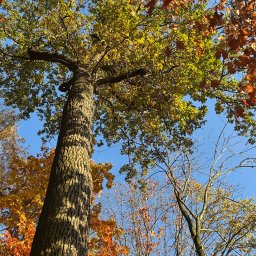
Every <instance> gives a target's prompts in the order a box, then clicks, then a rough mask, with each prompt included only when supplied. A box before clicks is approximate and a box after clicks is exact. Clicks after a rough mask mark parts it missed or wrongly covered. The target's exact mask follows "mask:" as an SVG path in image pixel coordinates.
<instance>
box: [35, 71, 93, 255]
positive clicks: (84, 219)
mask: <svg viewBox="0 0 256 256" xmlns="http://www.w3.org/2000/svg"><path fill="white" fill-rule="evenodd" d="M93 112H94V111H93V86H92V84H91V82H90V78H89V74H88V73H87V72H86V71H85V70H81V69H77V70H76V71H75V75H74V79H73V83H72V85H71V86H70V88H69V92H68V99H67V101H66V103H65V106H64V110H63V115H62V122H61V128H60V134H59V137H58V143H57V147H56V154H55V158H54V161H53V165H52V170H51V175H50V180H49V185H48V189H47V193H46V197H45V202H44V206H43V210H42V213H41V215H40V219H39V223H38V226H37V230H36V234H35V238H34V241H33V244H32V250H31V254H30V255H31V256H42V255H44V256H45V255H47V256H48V255H58V256H64V255H70V256H72V255H79V256H86V255H87V238H88V228H89V227H88V216H89V207H90V194H91V190H92V180H91V173H90V162H89V160H90V155H91V152H92V117H93Z"/></svg>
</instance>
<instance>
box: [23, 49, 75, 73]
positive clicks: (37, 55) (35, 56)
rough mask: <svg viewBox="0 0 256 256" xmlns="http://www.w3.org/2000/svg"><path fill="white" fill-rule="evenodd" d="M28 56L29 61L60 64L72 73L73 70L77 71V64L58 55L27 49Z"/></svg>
mask: <svg viewBox="0 0 256 256" xmlns="http://www.w3.org/2000/svg"><path fill="white" fill-rule="evenodd" d="M28 55H29V59H31V60H45V61H50V62H55V63H60V64H62V65H64V66H66V67H67V68H68V69H70V70H71V71H73V72H75V70H76V69H77V64H76V63H75V62H74V61H72V60H71V59H69V58H67V57H65V56H63V55H61V54H58V53H52V52H47V51H39V50H35V49H33V48H30V49H28Z"/></svg>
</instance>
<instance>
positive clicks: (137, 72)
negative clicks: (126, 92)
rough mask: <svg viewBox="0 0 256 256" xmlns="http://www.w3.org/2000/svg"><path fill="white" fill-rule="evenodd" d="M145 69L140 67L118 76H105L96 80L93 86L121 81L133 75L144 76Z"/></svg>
mask: <svg viewBox="0 0 256 256" xmlns="http://www.w3.org/2000/svg"><path fill="white" fill-rule="evenodd" d="M146 73H147V72H146V70H145V69H144V68H140V69H136V70H133V71H130V72H127V73H123V74H121V75H119V76H114V77H107V78H103V79H99V80H98V81H96V83H95V86H100V85H103V84H114V83H118V82H121V81H123V80H125V79H128V78H132V77H135V76H144V75H146Z"/></svg>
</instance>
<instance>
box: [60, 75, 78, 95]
mask: <svg viewBox="0 0 256 256" xmlns="http://www.w3.org/2000/svg"><path fill="white" fill-rule="evenodd" d="M75 80H76V77H75V76H72V77H71V78H70V79H69V80H68V81H66V82H63V83H62V84H61V85H60V86H59V88H58V89H59V90H60V91H61V92H66V91H68V90H69V88H70V87H71V86H72V84H74V82H75Z"/></svg>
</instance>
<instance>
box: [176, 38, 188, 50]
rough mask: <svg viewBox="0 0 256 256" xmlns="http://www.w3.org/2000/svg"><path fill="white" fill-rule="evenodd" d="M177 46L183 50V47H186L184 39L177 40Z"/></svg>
mask: <svg viewBox="0 0 256 256" xmlns="http://www.w3.org/2000/svg"><path fill="white" fill-rule="evenodd" d="M176 47H177V49H180V50H183V49H185V48H186V47H185V44H184V43H183V42H182V41H179V40H177V41H176Z"/></svg>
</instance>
